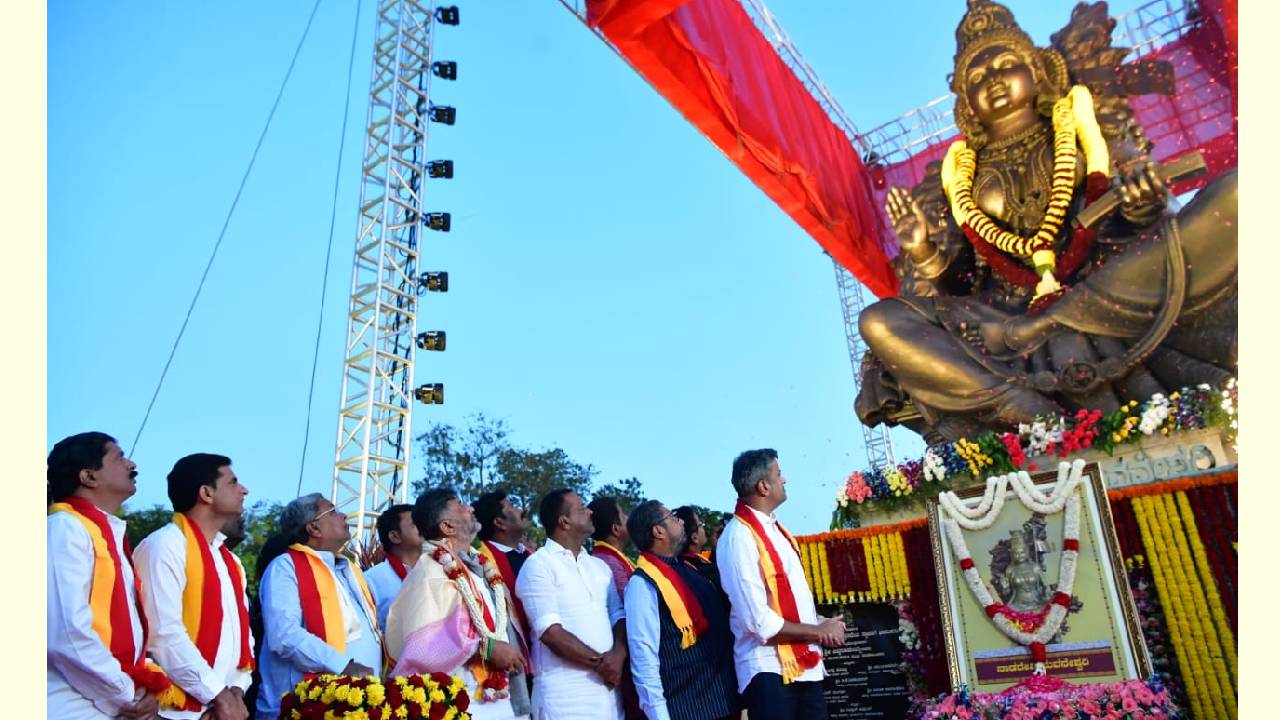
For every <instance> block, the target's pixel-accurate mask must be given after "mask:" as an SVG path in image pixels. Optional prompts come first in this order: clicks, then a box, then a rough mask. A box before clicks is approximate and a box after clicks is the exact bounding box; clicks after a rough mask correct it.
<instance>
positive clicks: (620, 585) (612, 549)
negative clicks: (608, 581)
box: [587, 497, 636, 597]
mask: <svg viewBox="0 0 1280 720" xmlns="http://www.w3.org/2000/svg"><path fill="white" fill-rule="evenodd" d="M587 507H588V508H589V509H590V510H591V524H592V531H591V539H592V541H593V542H592V544H591V554H592V555H594V556H596V557H598V558H600V559H601V560H603V561H604V564H605V565H608V566H609V572H610V573H612V574H613V585H614V587H616V588H617V589H618V596H619V597H621V596H622V593H623V591H624V590H626V587H627V581H628V580H630V579H631V573H633V572H635V569H636V566H635V565H634V564H633V563H632V562H631V558H629V557H627V556H626V554H624V553H623V552H622V548H623V547H624V546H625V545H626V544H627V513H626V511H625V510H623V509H622V504H621V503H619V502H618V499H617V498H613V497H598V498H595V499H594V500H592V501H591V504H590V505H588V506H587Z"/></svg>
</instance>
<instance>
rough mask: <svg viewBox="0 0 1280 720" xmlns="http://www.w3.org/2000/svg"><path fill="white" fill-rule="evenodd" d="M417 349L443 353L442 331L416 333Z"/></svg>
mask: <svg viewBox="0 0 1280 720" xmlns="http://www.w3.org/2000/svg"><path fill="white" fill-rule="evenodd" d="M418 349H419V350H430V351H432V352H444V331H443V330H428V331H426V332H420V333H418Z"/></svg>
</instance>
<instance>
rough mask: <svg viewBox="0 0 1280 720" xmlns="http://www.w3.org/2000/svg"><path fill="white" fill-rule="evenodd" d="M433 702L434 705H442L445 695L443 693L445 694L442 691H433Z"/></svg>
mask: <svg viewBox="0 0 1280 720" xmlns="http://www.w3.org/2000/svg"><path fill="white" fill-rule="evenodd" d="M419 692H421V691H419ZM431 702H433V703H442V702H444V693H443V692H441V691H440V690H432V691H431Z"/></svg>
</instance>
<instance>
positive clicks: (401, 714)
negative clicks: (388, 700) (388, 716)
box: [396, 705, 409, 718]
mask: <svg viewBox="0 0 1280 720" xmlns="http://www.w3.org/2000/svg"><path fill="white" fill-rule="evenodd" d="M396 717H398V718H407V717H409V708H407V707H405V706H404V705H401V706H400V707H398V708H396Z"/></svg>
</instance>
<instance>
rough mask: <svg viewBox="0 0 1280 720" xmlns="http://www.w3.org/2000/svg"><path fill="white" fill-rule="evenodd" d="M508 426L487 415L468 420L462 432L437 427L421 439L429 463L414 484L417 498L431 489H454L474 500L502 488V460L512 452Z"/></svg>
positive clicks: (426, 463) (473, 416)
mask: <svg viewBox="0 0 1280 720" xmlns="http://www.w3.org/2000/svg"><path fill="white" fill-rule="evenodd" d="M508 432H509V431H508V430H507V424H506V422H505V421H503V420H501V419H494V418H490V417H488V416H486V415H485V414H484V413H476V414H474V415H471V416H469V417H467V426H466V427H465V428H464V429H463V430H461V431H460V430H458V429H457V428H455V427H453V426H452V425H448V424H445V423H436V424H434V425H432V426H431V427H430V428H429V429H428V430H427V431H426V432H424V433H422V434H421V435H419V436H418V437H417V440H418V442H419V443H421V447H422V451H423V456H424V458H425V460H426V462H425V471H424V473H423V477H422V479H420V480H417V481H415V482H414V484H413V490H414V493H415V494H420V493H422V492H423V491H425V490H426V489H427V488H429V487H436V486H439V485H450V486H452V487H453V488H454V489H456V490H457V491H458V492H459V493H460V494H461V495H462V496H463V497H467V498H474V497H478V496H480V495H483V494H484V493H485V492H488V491H489V490H491V489H493V488H494V487H496V486H497V485H498V481H499V480H500V470H499V469H498V459H499V458H500V457H501V455H502V453H503V452H505V451H507V450H509V449H510V445H509V443H508V442H507V434H508Z"/></svg>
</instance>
